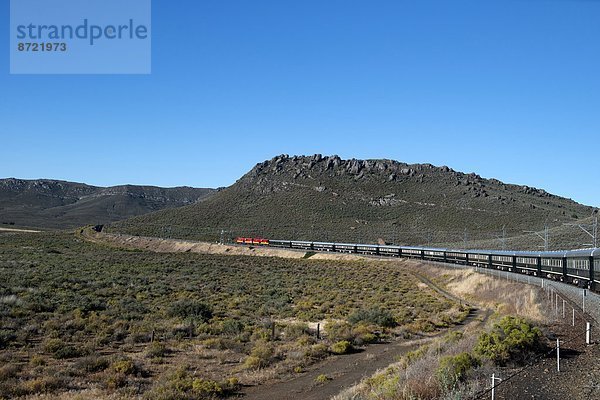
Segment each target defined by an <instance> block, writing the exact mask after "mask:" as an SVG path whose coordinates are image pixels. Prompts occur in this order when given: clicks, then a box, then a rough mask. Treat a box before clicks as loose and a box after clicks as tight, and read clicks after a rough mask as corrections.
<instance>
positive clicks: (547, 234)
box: [523, 222, 550, 251]
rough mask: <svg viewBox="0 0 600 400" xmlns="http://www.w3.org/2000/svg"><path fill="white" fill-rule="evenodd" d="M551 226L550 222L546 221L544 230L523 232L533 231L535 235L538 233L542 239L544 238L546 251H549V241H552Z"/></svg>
mask: <svg viewBox="0 0 600 400" xmlns="http://www.w3.org/2000/svg"><path fill="white" fill-rule="evenodd" d="M549 231H550V230H549V228H548V223H547V222H546V225H545V226H544V231H543V232H536V231H523V233H533V234H534V235H536V236H537V237H539V238H540V239H542V240H543V241H544V251H548V243H549V241H550V232H549Z"/></svg>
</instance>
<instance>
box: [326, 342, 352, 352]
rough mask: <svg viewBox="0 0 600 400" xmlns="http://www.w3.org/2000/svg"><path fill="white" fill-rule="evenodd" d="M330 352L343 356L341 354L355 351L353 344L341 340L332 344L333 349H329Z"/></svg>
mask: <svg viewBox="0 0 600 400" xmlns="http://www.w3.org/2000/svg"><path fill="white" fill-rule="evenodd" d="M329 350H330V351H331V352H332V353H333V354H337V355H341V354H348V353H350V352H352V351H353V350H354V347H352V343H350V342H349V341H347V340H341V341H339V342H336V343H334V344H332V345H331V347H330V348H329Z"/></svg>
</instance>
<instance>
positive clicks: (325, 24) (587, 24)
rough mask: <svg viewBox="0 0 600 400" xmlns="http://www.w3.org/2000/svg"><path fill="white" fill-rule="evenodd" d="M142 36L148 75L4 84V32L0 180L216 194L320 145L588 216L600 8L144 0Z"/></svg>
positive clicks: (553, 1)
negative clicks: (147, 5)
mask: <svg viewBox="0 0 600 400" xmlns="http://www.w3.org/2000/svg"><path fill="white" fill-rule="evenodd" d="M0 13H1V15H0V17H1V19H0V21H2V22H1V23H2V24H3V25H2V26H3V27H5V25H8V17H9V5H8V1H2V6H1V10H0ZM152 30H153V65H152V75H149V76H110V75H107V76H51V75H46V76H16V75H15V76H11V75H9V73H8V72H9V59H8V54H9V52H8V42H9V40H8V34H9V32H8V29H4V28H3V29H0V58H1V62H0V139H1V141H0V145H1V146H0V154H1V155H0V177H9V176H14V177H19V178H40V177H44V178H56V179H65V180H73V181H82V182H86V183H91V184H96V185H114V184H122V183H133V184H153V185H160V186H178V185H189V186H201V187H216V186H227V185H230V184H231V183H233V182H234V181H235V180H236V179H237V178H238V177H240V176H241V175H242V174H243V173H245V172H246V171H247V170H248V169H250V168H251V167H252V166H253V165H254V164H255V163H257V162H261V161H263V160H264V159H268V158H271V157H273V156H275V155H277V154H281V153H288V154H313V153H322V154H338V155H340V156H341V157H343V158H352V157H354V158H391V159H396V160H400V161H406V162H411V163H412V162H429V163H432V164H436V165H448V166H450V167H452V168H454V169H456V170H460V171H464V172H477V173H479V174H480V175H482V176H484V177H494V178H498V179H501V180H503V181H507V182H510V183H519V184H527V185H530V186H537V187H541V188H544V189H546V190H548V191H550V192H553V193H556V194H559V195H563V196H566V197H571V198H574V199H575V200H578V201H580V202H583V203H587V204H590V205H596V206H600V184H599V179H598V172H599V168H598V139H599V138H600V1H592V0H588V1H583V0H485V1H483V0H471V1H461V0H452V1H449V0H438V1H431V0H412V1H402V0H389V1H383V0H381V1H371V0H369V1H367V0H363V1H352V0H303V1H287V0H283V1H282V0H270V1H264V0H252V1H246V0H235V1H234V0H211V1H206V0H177V1H167V0H154V1H153V26H152Z"/></svg>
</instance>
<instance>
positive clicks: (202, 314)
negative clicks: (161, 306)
mask: <svg viewBox="0 0 600 400" xmlns="http://www.w3.org/2000/svg"><path fill="white" fill-rule="evenodd" d="M169 315H171V316H172V317H179V318H182V319H187V318H190V319H194V320H197V321H201V322H207V321H208V320H209V319H211V318H212V316H213V313H212V310H211V309H210V307H209V306H208V305H206V304H204V303H202V302H200V301H197V300H189V299H185V300H179V301H176V302H175V303H173V305H172V306H171V307H170V308H169Z"/></svg>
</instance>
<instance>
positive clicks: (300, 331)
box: [283, 323, 309, 340]
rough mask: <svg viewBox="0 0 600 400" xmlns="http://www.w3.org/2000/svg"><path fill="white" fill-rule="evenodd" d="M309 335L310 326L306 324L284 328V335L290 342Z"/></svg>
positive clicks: (290, 325) (294, 324) (288, 325)
mask: <svg viewBox="0 0 600 400" xmlns="http://www.w3.org/2000/svg"><path fill="white" fill-rule="evenodd" d="M308 333H309V329H308V324H305V323H291V324H287V325H286V326H285V327H284V328H283V335H284V336H285V338H286V339H288V340H296V339H298V338H300V337H302V336H306V335H307V334H308Z"/></svg>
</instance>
